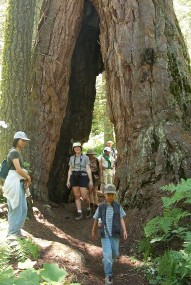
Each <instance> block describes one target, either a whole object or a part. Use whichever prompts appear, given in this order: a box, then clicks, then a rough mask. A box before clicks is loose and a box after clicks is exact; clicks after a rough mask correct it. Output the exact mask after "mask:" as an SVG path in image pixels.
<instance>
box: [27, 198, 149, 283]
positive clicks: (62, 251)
mask: <svg viewBox="0 0 191 285" xmlns="http://www.w3.org/2000/svg"><path fill="white" fill-rule="evenodd" d="M100 200H103V197H100ZM33 206H34V208H33V209H34V216H35V218H34V219H29V220H27V221H26V223H25V227H24V234H25V235H26V236H27V237H30V238H32V239H33V240H34V242H35V243H37V244H39V245H40V247H41V248H42V251H41V255H40V258H39V259H38V262H37V264H36V266H35V267H36V268H38V267H41V265H42V264H44V263H47V262H48V263H57V264H58V265H59V266H60V267H62V268H64V267H65V268H66V270H67V272H68V273H69V275H70V279H71V281H73V282H74V281H75V282H77V281H78V282H79V283H80V284H82V285H90V284H92V285H103V284H104V272H103V265H102V251H101V243H100V237H99V233H98V235H97V239H96V240H95V241H94V242H92V241H91V228H92V224H93V219H85V218H84V219H82V220H80V221H75V205H74V204H61V205H57V204H52V207H51V208H50V207H48V206H47V205H44V204H43V203H41V202H40V201H37V200H34V201H33ZM141 219H142V216H140V212H139V211H138V210H137V209H134V210H131V211H130V210H129V211H128V212H127V216H126V217H125V222H126V225H127V230H128V235H129V237H128V240H127V241H123V240H121V244H120V253H121V255H120V258H119V259H118V260H117V261H115V262H114V266H113V273H114V285H148V284H149V283H148V282H147V281H146V280H145V278H144V274H143V271H142V270H140V268H141V265H142V262H141V261H139V260H138V259H137V258H135V256H136V255H137V242H138V240H139V239H140V233H141V230H140V229H141V227H142V222H141Z"/></svg>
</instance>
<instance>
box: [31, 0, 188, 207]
mask: <svg viewBox="0 0 191 285" xmlns="http://www.w3.org/2000/svg"><path fill="white" fill-rule="evenodd" d="M90 3H93V4H94V5H95V7H96V9H97V13H98V15H99V17H100V29H101V35H100V44H101V51H102V56H103V60H104V65H105V72H106V81H107V98H108V103H109V106H110V117H111V120H112V122H113V124H114V127H115V133H116V141H117V150H118V169H117V178H116V185H117V188H118V189H119V198H120V199H121V201H123V202H124V204H131V205H138V204H139V205H141V204H143V203H145V201H146V202H148V200H149V199H150V197H151V196H154V195H155V194H154V193H156V191H155V190H156V189H158V188H159V187H160V186H161V185H163V184H165V183H168V182H177V181H178V180H179V179H180V178H181V177H183V178H187V177H191V157H190V156H191V134H190V123H191V117H190V112H189V110H190V109H191V94H190V93H191V77H190V73H189V59H188V55H187V50H186V47H185V44H184V41H183V37H182V35H181V32H180V29H179V27H178V23H177V20H176V17H175V14H174V10H173V5H172V1H169V0H168V1H163V0H159V1H154V0H153V1H151V0H137V1H133V0H129V1H126V0H121V1H116V0H110V1H106V0H92V1H88V0H86V1H85V4H86V5H85V8H84V9H83V7H84V6H83V4H84V1H83V0H81V1H73V0H70V1H58V0H56V1H46V2H45V5H44V9H43V17H42V20H41V22H40V25H39V35H38V42H37V46H36V54H37V57H36V63H35V65H34V69H35V72H34V85H33V92H32V106H33V113H32V119H33V120H32V125H31V134H32V137H33V148H32V151H31V157H32V161H33V168H34V172H33V181H34V182H35V184H34V190H35V193H37V192H39V195H41V197H43V198H47V197H48V191H47V183H48V181H49V183H48V186H49V196H50V197H51V199H53V200H57V201H58V200H59V201H62V200H63V197H64V194H63V189H64V184H65V181H66V173H67V159H68V155H69V153H70V150H71V141H72V140H82V141H84V140H85V139H87V137H88V133H89V131H90V124H91V113H92V109H93V102H94V97H95V88H94V85H95V76H96V74H97V73H98V72H99V66H100V64H96V62H98V61H100V56H99V52H98V45H97V38H96V37H97V34H98V28H97V26H96V25H95V26H94V24H93V26H94V28H93V30H92V31H93V33H92V37H90V35H89V28H88V27H90V26H92V25H91V23H94V21H92V22H91V17H92V19H96V15H95V12H91V11H92V8H90V9H89V8H88V7H91V5H90ZM83 11H85V16H84V18H83V19H84V21H83V24H82V16H83ZM87 19H88V20H87ZM96 21H97V20H96ZM80 27H81V31H80ZM79 32H80V33H79ZM78 34H79V37H78ZM90 34H91V33H90ZM87 35H88V36H87ZM91 41H92V43H93V42H94V44H92V45H91V44H90V42H91ZM75 44H76V46H75ZM74 46H75V50H74ZM89 46H90V48H91V49H92V53H90V52H89V50H90V48H89ZM73 51H74V52H73ZM84 51H86V52H84ZM71 62H72V73H71V70H70V66H71ZM100 70H102V68H100ZM70 74H71V76H70ZM86 77H87V78H86ZM69 89H70V91H69ZM68 91H69V92H68ZM36 118H38V120H37V119H36Z"/></svg>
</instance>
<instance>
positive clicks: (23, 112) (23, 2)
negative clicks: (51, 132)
mask: <svg viewBox="0 0 191 285" xmlns="http://www.w3.org/2000/svg"><path fill="white" fill-rule="evenodd" d="M34 11H35V0H9V2H8V8H7V17H6V23H5V36H4V50H3V63H2V84H1V90H2V102H1V110H0V114H1V120H4V121H5V122H6V123H7V124H8V129H6V130H1V132H0V136H1V139H0V150H1V151H0V157H1V158H2V157H4V156H5V155H6V153H7V151H8V149H9V148H10V146H11V143H12V139H13V133H14V132H15V131H18V130H27V129H28V113H29V93H30V71H31V45H32V35H33V21H34Z"/></svg>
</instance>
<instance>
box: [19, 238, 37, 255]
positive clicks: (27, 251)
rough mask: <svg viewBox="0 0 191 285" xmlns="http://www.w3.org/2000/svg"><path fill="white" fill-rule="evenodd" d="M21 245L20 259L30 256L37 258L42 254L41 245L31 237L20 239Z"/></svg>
mask: <svg viewBox="0 0 191 285" xmlns="http://www.w3.org/2000/svg"><path fill="white" fill-rule="evenodd" d="M18 243H19V245H20V247H19V250H18V254H19V256H20V258H19V260H25V259H27V258H28V257H30V258H32V259H37V258H38V257H39V255H40V247H39V246H38V245H36V244H35V243H34V242H33V241H32V240H31V239H18Z"/></svg>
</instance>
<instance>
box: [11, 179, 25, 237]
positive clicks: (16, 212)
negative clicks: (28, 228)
mask: <svg viewBox="0 0 191 285" xmlns="http://www.w3.org/2000/svg"><path fill="white" fill-rule="evenodd" d="M7 204H8V209H9V210H8V225H9V227H8V235H19V234H21V228H22V227H23V225H24V222H25V219H26V216H27V201H26V197H25V191H24V184H23V182H21V183H20V192H19V204H18V206H17V207H16V208H15V209H12V207H11V205H10V202H9V200H7Z"/></svg>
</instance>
